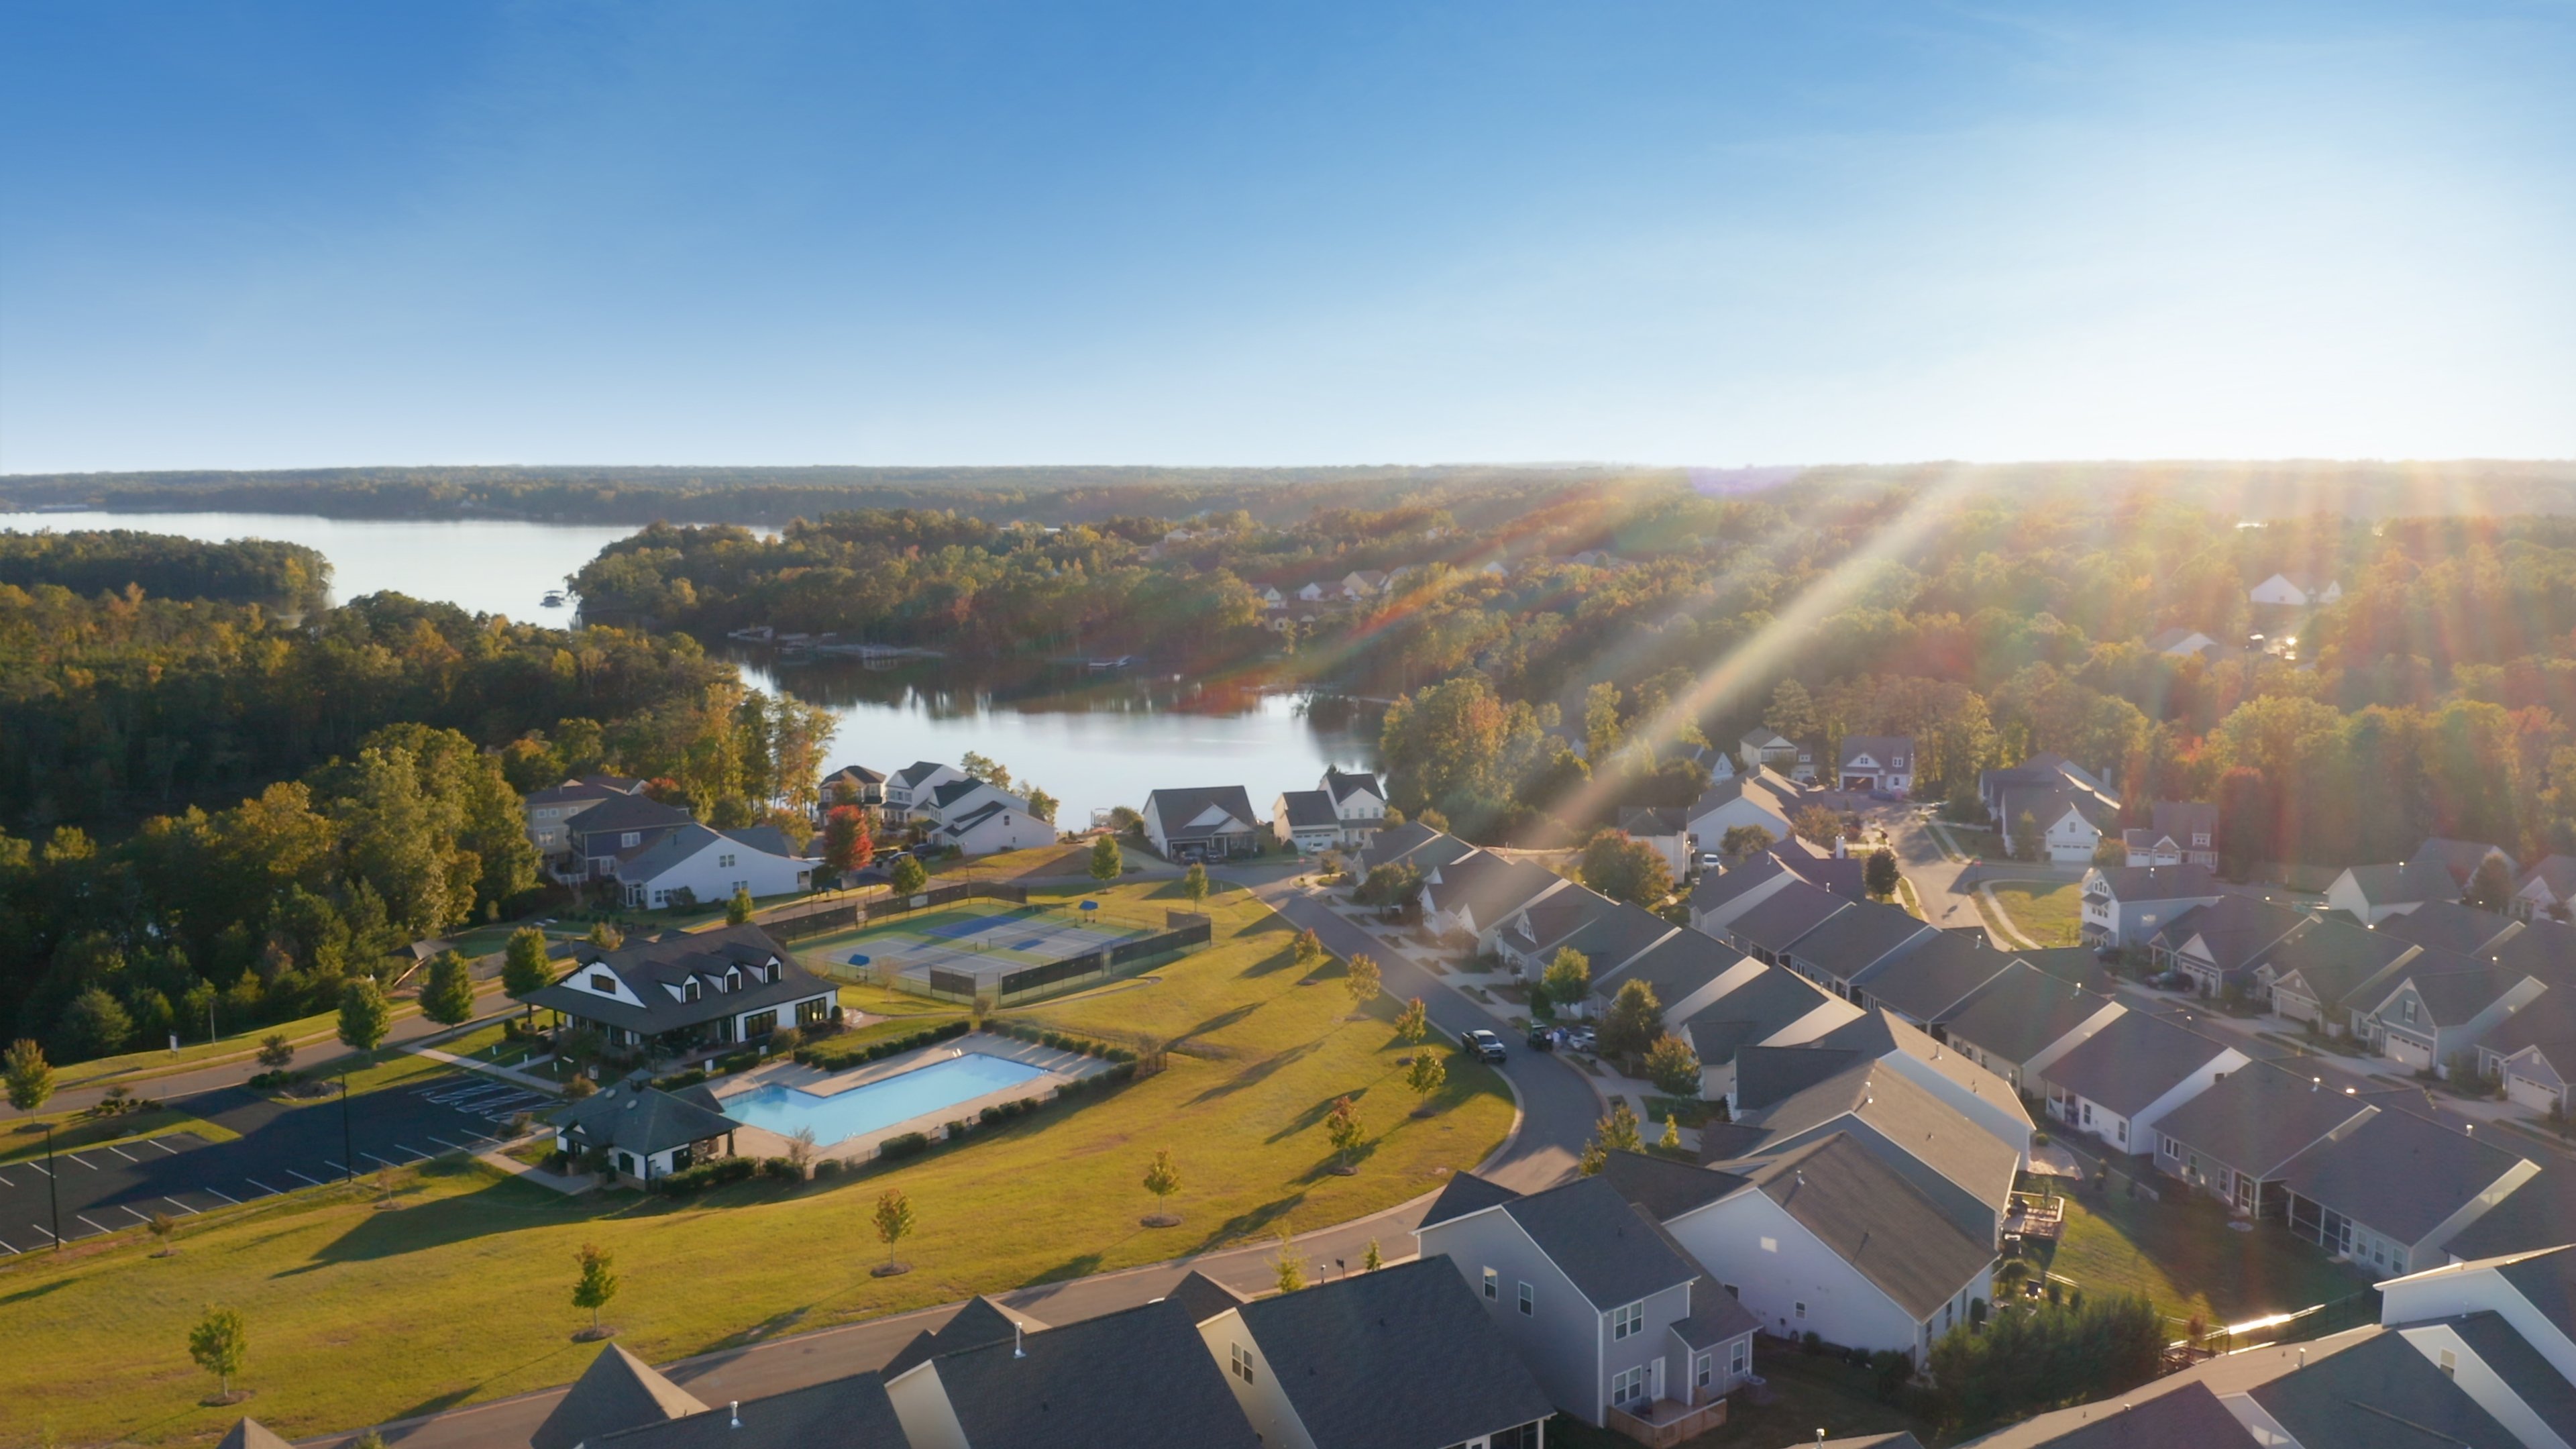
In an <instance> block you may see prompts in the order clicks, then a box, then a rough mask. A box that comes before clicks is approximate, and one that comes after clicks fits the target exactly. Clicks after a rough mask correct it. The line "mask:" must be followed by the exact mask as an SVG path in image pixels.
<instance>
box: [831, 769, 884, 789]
mask: <svg viewBox="0 0 2576 1449" xmlns="http://www.w3.org/2000/svg"><path fill="white" fill-rule="evenodd" d="M885 778H886V777H885V776H883V775H881V774H878V773H877V772H876V771H874V770H871V769H869V768H868V767H867V766H865V765H843V766H842V767H841V768H839V769H837V770H834V771H833V772H832V773H830V774H828V775H825V776H824V777H823V786H824V793H825V794H829V793H831V785H832V782H833V781H834V780H847V781H849V782H850V783H852V784H854V785H882V784H884V783H885Z"/></svg>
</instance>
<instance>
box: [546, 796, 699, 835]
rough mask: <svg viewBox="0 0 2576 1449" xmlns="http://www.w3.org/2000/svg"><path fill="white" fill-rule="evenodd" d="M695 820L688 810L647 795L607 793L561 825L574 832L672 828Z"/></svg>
mask: <svg viewBox="0 0 2576 1449" xmlns="http://www.w3.org/2000/svg"><path fill="white" fill-rule="evenodd" d="M696 823H697V817H696V816H694V815H691V814H690V813H689V812H688V811H686V810H683V809H681V808H679V807H678V806H676V805H665V804H663V803H662V802H661V801H659V800H655V799H653V798H651V797H650V796H646V795H611V796H609V797H608V798H606V799H604V800H602V801H600V802H599V803H598V804H596V805H593V806H591V807H590V808H589V809H587V810H584V811H582V812H581V813H580V814H578V815H573V816H570V817H568V818H566V819H565V821H564V829H566V830H568V831H570V832H572V833H573V834H575V835H596V834H600V833H602V832H604V831H610V830H635V831H644V830H676V829H678V828H679V827H681V826H683V825H694V824H696Z"/></svg>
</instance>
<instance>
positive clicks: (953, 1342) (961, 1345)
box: [882, 1293, 1195, 1378]
mask: <svg viewBox="0 0 2576 1449" xmlns="http://www.w3.org/2000/svg"><path fill="white" fill-rule="evenodd" d="M1194 1321H1195V1320H1194ZM1045 1327H1046V1325H1045V1324H1043V1323H1040V1322H1039V1321H1037V1320H1036V1319H1035V1318H1032V1317H1030V1316H1029V1315H1028V1314H1025V1313H1021V1312H1018V1311H1016V1310H1013V1309H1009V1308H1005V1307H1003V1306H1002V1305H1001V1304H1000V1303H998V1302H996V1301H994V1300H993V1299H992V1298H989V1297H987V1296H985V1295H984V1294H981V1293H978V1294H976V1295H975V1296H974V1297H972V1298H969V1299H967V1300H966V1306H965V1307H963V1308H960V1309H958V1310H957V1312H956V1313H955V1314H954V1315H952V1316H951V1317H950V1318H949V1320H948V1321H947V1322H946V1323H943V1324H941V1325H940V1326H939V1327H938V1328H936V1329H931V1330H926V1331H924V1332H921V1333H917V1334H914V1335H913V1337H912V1341H911V1342H910V1343H907V1344H905V1345H904V1346H903V1347H902V1348H900V1349H897V1350H896V1351H895V1356H894V1357H893V1358H891V1359H888V1360H887V1361H886V1366H885V1368H884V1369H883V1370H882V1372H883V1373H884V1374H885V1376H886V1377H887V1378H894V1377H895V1376H897V1375H899V1374H901V1373H902V1372H903V1371H904V1370H905V1369H908V1368H911V1367H912V1366H913V1365H914V1364H917V1363H925V1362H928V1361H929V1360H931V1359H934V1358H937V1357H938V1356H939V1355H941V1354H943V1353H959V1352H962V1351H964V1350H966V1349H970V1348H982V1347H983V1346H984V1345H986V1344H988V1343H1008V1342H1010V1341H1011V1340H1012V1339H1013V1338H1015V1337H1018V1336H1020V1335H1022V1334H1028V1333H1036V1332H1038V1331H1039V1330H1041V1329H1043V1328H1045Z"/></svg>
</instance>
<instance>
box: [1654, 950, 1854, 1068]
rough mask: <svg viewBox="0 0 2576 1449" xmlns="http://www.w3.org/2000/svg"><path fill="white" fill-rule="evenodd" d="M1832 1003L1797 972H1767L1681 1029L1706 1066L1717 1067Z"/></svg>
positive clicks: (1769, 968) (1710, 1005) (1774, 969)
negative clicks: (1742, 1050) (1743, 1049)
mask: <svg viewBox="0 0 2576 1449" xmlns="http://www.w3.org/2000/svg"><path fill="white" fill-rule="evenodd" d="M1831 1000H1834V997H1833V996H1832V995H1831V994H1829V993H1827V992H1826V991H1825V990H1824V989H1823V988H1822V987H1819V986H1817V985H1816V984H1815V983H1814V982H1812V981H1809V980H1808V979H1807V978H1806V977H1804V976H1801V975H1799V974H1798V973H1797V972H1795V971H1788V970H1784V969H1782V968H1780V967H1778V966H1764V967H1763V968H1762V969H1761V971H1760V972H1759V973H1758V974H1756V975H1754V976H1752V977H1751V978H1749V979H1747V980H1745V981H1743V982H1741V983H1739V984H1738V985H1737V986H1735V987H1734V988H1733V989H1732V990H1729V991H1728V992H1727V993H1726V994H1725V995H1723V996H1720V997H1718V998H1717V999H1716V1000H1714V1001H1711V1002H1710V1003H1708V1005H1706V1006H1704V1007H1702V1008H1700V1010H1699V1013H1698V1014H1697V1015H1695V1016H1693V1017H1692V1018H1691V1019H1690V1020H1688V1021H1686V1022H1684V1023H1682V1032H1683V1034H1684V1035H1686V1036H1688V1037H1689V1038H1690V1043H1691V1049H1692V1050H1693V1051H1695V1052H1697V1053H1698V1054H1699V1059H1700V1061H1701V1062H1702V1063H1703V1064H1704V1065H1707V1066H1719V1065H1723V1064H1724V1063H1727V1062H1731V1061H1733V1060H1735V1056H1736V1053H1737V1052H1738V1051H1739V1050H1741V1049H1742V1048H1744V1047H1747V1046H1750V1045H1752V1044H1754V1043H1756V1042H1759V1041H1762V1040H1764V1039H1766V1038H1768V1037H1770V1036H1772V1035H1773V1034H1775V1033H1777V1032H1779V1031H1782V1030H1784V1029H1785V1028H1787V1027H1788V1026H1789V1024H1790V1023H1792V1022H1794V1021H1797V1020H1798V1019H1800V1018H1801V1017H1804V1016H1806V1015H1807V1014H1808V1013H1810V1012H1812V1011H1814V1010H1815V1009H1816V1008H1817V1007H1819V1006H1822V1005H1824V1004H1825V1003H1826V1002H1828V1001H1831Z"/></svg>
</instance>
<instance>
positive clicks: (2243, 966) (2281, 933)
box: [2154, 896, 2316, 977]
mask: <svg viewBox="0 0 2576 1449" xmlns="http://www.w3.org/2000/svg"><path fill="white" fill-rule="evenodd" d="M2315 921H2316V917H2314V916H2312V915H2309V914H2308V913H2307V912H2305V911H2294V910H2291V909H2290V908H2289V907H2287V906H2280V905H2274V904H2273V903H2272V902H2270V901H2267V900H2262V899H2259V898H2257V897H2254V896H2220V897H2219V898H2218V899H2216V900H2214V901H2209V902H2206V903H2204V904H2201V905H2197V906H2194V907H2192V908H2191V909H2190V910H2187V911H2185V912H2183V913H2182V914H2181V915H2178V916H2176V917H2174V918H2173V919H2172V920H2171V921H2168V922H2167V923H2165V926H2164V929H2162V930H2160V931H2158V932H2156V934H2155V937H2154V941H2155V943H2156V944H2158V945H2161V946H2163V947H2165V948H2166V949H2167V950H2173V951H2179V950H2181V949H2182V948H2184V947H2186V946H2188V945H2190V944H2191V943H2192V941H2193V940H2195V939H2197V940H2198V941H2199V942H2200V945H2201V950H2202V951H2203V952H2204V953H2206V955H2207V956H2208V958H2209V961H2210V964H2211V965H2212V966H2213V967H2214V968H2215V969H2216V970H2217V971H2218V972H2219V974H2221V975H2223V976H2230V977H2233V976H2241V975H2242V974H2244V973H2245V972H2247V971H2250V970H2252V969H2253V967H2254V964H2255V963H2256V962H2257V961H2258V960H2260V959H2261V957H2262V956H2263V953H2264V952H2266V951H2268V950H2270V949H2271V948H2272V947H2273V946H2275V945H2278V944H2279V943H2280V942H2281V941H2282V940H2283V939H2285V938H2286V937H2288V936H2289V934H2290V933H2291V932H2293V931H2296V930H2300V929H2302V928H2304V927H2306V926H2309V925H2311V924H2313V923H2314V922H2315Z"/></svg>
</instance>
